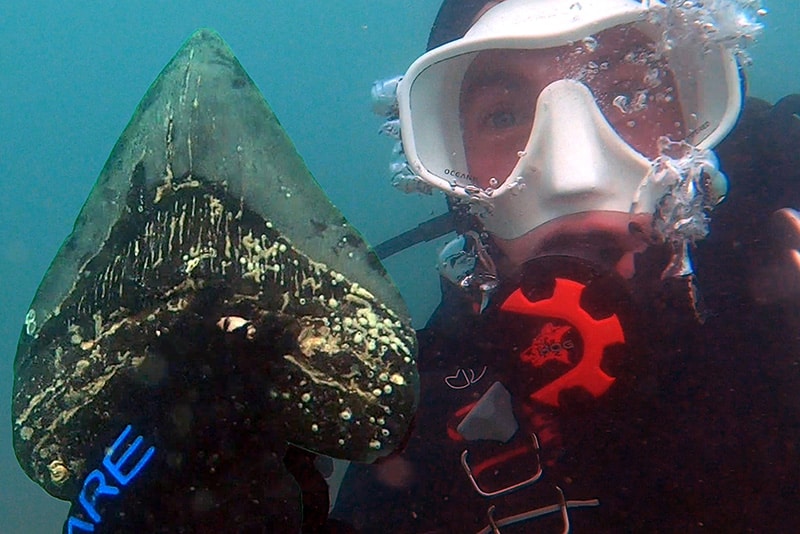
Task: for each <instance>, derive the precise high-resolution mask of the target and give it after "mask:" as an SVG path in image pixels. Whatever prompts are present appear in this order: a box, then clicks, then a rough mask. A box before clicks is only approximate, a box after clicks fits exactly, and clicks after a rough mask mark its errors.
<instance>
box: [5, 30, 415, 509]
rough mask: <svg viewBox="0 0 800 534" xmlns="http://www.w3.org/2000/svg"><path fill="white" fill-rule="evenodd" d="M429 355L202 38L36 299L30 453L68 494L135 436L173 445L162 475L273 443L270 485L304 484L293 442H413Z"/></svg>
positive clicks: (137, 131) (275, 130)
mask: <svg viewBox="0 0 800 534" xmlns="http://www.w3.org/2000/svg"><path fill="white" fill-rule="evenodd" d="M415 357H416V338H415V335H414V331H413V330H412V328H411V326H410V320H409V317H408V313H407V310H406V308H405V305H404V303H403V301H402V299H401V297H400V295H399V293H398V291H397V290H396V288H395V287H394V285H393V284H392V282H391V281H390V280H389V278H388V276H387V274H386V272H385V270H384V269H383V267H382V265H381V264H380V262H379V261H378V259H377V258H376V256H375V255H374V254H373V253H372V252H371V251H370V249H369V248H368V247H367V245H366V244H365V243H364V241H363V239H362V238H361V237H360V235H359V234H358V232H357V231H356V230H355V229H353V228H352V227H351V226H350V225H349V224H348V223H347V221H346V220H345V219H344V217H343V216H342V214H341V213H340V212H339V211H338V210H337V209H336V208H335V207H334V206H333V205H332V204H331V203H330V201H329V200H328V198H327V197H326V196H325V194H324V193H323V192H322V190H321V189H320V188H319V186H318V184H317V183H316V181H315V180H314V179H313V177H312V176H311V175H310V174H309V171H308V170H307V169H306V167H305V165H304V163H303V161H302V160H301V158H300V157H299V155H298V154H297V153H296V151H295V149H294V147H293V145H292V144H291V142H290V140H289V138H288V137H287V135H286V134H285V132H284V131H283V129H282V128H281V126H280V124H279V123H278V121H277V119H276V118H275V116H274V114H273V113H272V111H271V110H270V108H269V107H268V105H267V103H266V102H265V101H264V98H263V97H262V95H261V93H260V92H259V90H258V88H257V87H256V86H255V84H254V83H253V81H252V80H251V79H250V78H249V76H248V75H247V73H246V72H245V71H244V69H243V68H242V66H241V65H240V64H239V62H238V61H237V60H236V58H235V57H234V56H233V54H232V52H231V51H230V49H229V48H228V47H227V45H226V44H225V43H224V42H223V41H222V39H221V38H220V37H219V36H218V35H217V34H216V33H214V32H213V31H210V30H200V31H198V32H197V33H195V34H194V35H193V36H192V37H191V38H190V39H189V40H188V41H187V42H186V43H185V44H184V46H183V47H182V48H181V49H180V51H179V52H178V53H177V55H176V56H175V57H174V58H173V59H172V61H171V62H170V63H169V64H168V65H167V66H166V67H165V68H164V70H163V71H162V72H161V74H160V75H159V77H158V78H157V79H156V81H155V82H154V83H153V85H152V86H151V87H150V89H149V90H148V92H147V94H146V95H145V97H144V98H143V99H142V101H141V103H140V104H139V106H138V108H137V110H136V112H135V113H134V115H133V118H132V119H131V122H130V124H129V125H128V126H127V128H126V129H125V131H124V132H123V133H122V135H121V136H120V138H119V140H118V141H117V144H116V146H115V147H114V149H113V151H112V153H111V155H110V157H109V159H108V161H107V163H106V165H105V167H104V169H103V171H102V173H101V174H100V177H99V178H98V180H97V183H96V184H95V187H94V189H93V190H92V192H91V194H90V195H89V198H88V200H87V201H86V204H85V205H84V207H83V209H82V211H81V213H80V215H79V217H78V219H77V221H76V223H75V227H74V229H73V232H72V234H71V235H70V236H69V237H68V238H67V240H66V241H65V243H64V244H63V246H62V247H61V249H60V250H59V252H58V254H57V256H56V258H55V259H54V260H53V263H52V264H51V266H50V268H49V269H48V271H47V274H46V275H45V277H44V279H43V281H42V283H41V285H40V287H39V289H38V291H37V293H36V296H35V298H34V300H33V303H32V305H31V308H30V311H29V312H28V314H27V316H26V318H25V326H24V328H23V332H22V334H21V338H20V342H19V346H18V350H17V355H16V361H15V368H14V370H15V378H14V393H13V434H14V448H15V451H16V454H17V458H18V460H19V462H20V464H21V465H22V467H23V469H24V470H25V472H26V473H27V474H28V476H30V477H31V478H32V479H33V480H35V481H36V482H38V483H39V484H40V485H41V486H42V487H43V488H45V489H46V490H47V491H48V492H49V493H51V494H52V495H55V496H57V497H60V498H64V499H73V498H74V497H75V496H76V495H77V493H78V492H79V490H80V487H81V483H82V481H83V479H84V477H85V476H86V475H87V473H89V472H90V471H91V470H92V469H93V468H94V467H95V466H96V465H99V464H100V462H101V460H102V456H103V452H104V448H105V447H107V446H108V445H109V444H110V443H112V442H113V441H114V438H115V437H116V436H117V435H119V433H120V431H121V430H122V429H123V428H124V427H125V426H126V425H128V424H131V425H132V426H133V428H134V429H135V430H136V433H137V434H140V435H142V436H143V437H144V438H145V440H146V441H147V440H148V439H149V440H151V441H152V442H154V443H158V444H159V445H158V447H157V455H158V454H159V453H163V455H164V458H165V459H164V460H163V461H161V463H156V466H157V467H154V468H153V469H165V470H168V469H170V468H171V466H174V465H180V466H181V469H183V470H184V471H183V473H184V474H185V470H186V469H187V466H188V469H189V471H190V473H191V469H192V468H193V465H195V464H196V465H197V466H198V470H199V471H200V470H202V472H203V473H207V472H208V471H209V469H211V470H212V471H213V469H212V468H213V467H214V466H213V465H210V464H211V463H213V462H217V463H218V464H219V466H220V467H219V469H220V470H222V467H221V466H224V465H225V462H228V463H236V462H238V461H239V459H238V457H237V454H239V455H243V456H244V457H245V458H244V459H245V460H246V459H247V458H246V456H247V454H252V453H251V452H250V451H252V450H254V449H258V448H259V447H261V448H262V449H263V450H268V451H270V452H271V454H272V456H273V462H272V464H270V463H269V462H266V463H267V464H269V465H270V466H271V467H269V468H263V466H262V468H261V471H263V472H260V471H259V469H257V468H254V471H255V472H257V476H264V475H265V474H266V475H270V476H272V475H275V476H276V477H277V478H276V480H277V479H280V478H281V477H284V478H285V476H288V475H287V474H286V473H285V472H283V471H282V469H283V466H282V464H281V463H280V458H282V455H283V452H284V450H285V447H286V443H287V442H288V443H291V444H294V445H297V446H300V447H302V448H305V449H308V450H311V451H315V452H319V453H323V454H327V455H330V456H334V457H338V458H344V459H350V460H357V461H371V460H374V459H375V458H377V457H379V456H382V455H385V454H387V453H388V452H390V451H391V450H392V449H393V448H394V447H395V446H396V445H397V444H398V442H399V441H400V440H401V439H402V438H403V436H404V434H405V433H406V430H407V428H408V425H409V423H410V419H411V417H412V415H413V411H414V409H415V406H416V403H417V398H418V377H417V374H416V363H415ZM232 428H233V429H235V430H231V429H232ZM237 439H238V440H240V441H246V442H247V447H246V448H245V447H240V448H237V445H236V440H237ZM223 443H224V444H225V445H224V446H223V445H222V444H223ZM231 443H233V444H231ZM187 444H188V445H187ZM218 449H219V450H218ZM215 455H216V456H215ZM213 458H216V459H215V460H213V461H212V459H213ZM243 461H244V460H243ZM273 464H274V465H273ZM201 467H202V469H201ZM271 469H272V470H274V471H275V473H272V472H271V471H270V470H271ZM163 475H164V477H165V480H168V479H169V477H170V476H172V475H170V473H169V472H165V473H163ZM175 476H177V475H175ZM254 476H256V475H254ZM209 486H210V487H214V484H213V482H209ZM212 493H213V492H212ZM290 493H291V492H290ZM290 508H291V506H290Z"/></svg>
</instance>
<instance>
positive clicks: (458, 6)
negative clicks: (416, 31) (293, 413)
mask: <svg viewBox="0 0 800 534" xmlns="http://www.w3.org/2000/svg"><path fill="white" fill-rule="evenodd" d="M488 3H489V1H488V0H444V2H442V7H440V8H439V13H438V14H437V15H436V20H435V21H434V22H433V27H432V28H431V33H430V35H429V36H428V47H427V49H428V50H431V49H433V48H436V47H438V46H442V45H443V44H445V43H449V42H450V41H455V40H456V39H458V38H459V37H463V36H464V34H465V33H467V30H468V29H469V27H470V26H471V25H472V21H473V20H474V19H475V15H477V14H478V13H479V12H480V10H481V9H483V7H484V6H485V5H486V4H488Z"/></svg>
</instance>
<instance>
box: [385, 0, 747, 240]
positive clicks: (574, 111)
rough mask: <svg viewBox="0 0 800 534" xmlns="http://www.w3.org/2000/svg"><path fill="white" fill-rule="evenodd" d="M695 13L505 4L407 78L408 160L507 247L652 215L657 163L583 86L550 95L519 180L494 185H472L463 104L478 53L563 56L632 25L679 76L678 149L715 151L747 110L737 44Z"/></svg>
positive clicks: (663, 7) (601, 0)
mask: <svg viewBox="0 0 800 534" xmlns="http://www.w3.org/2000/svg"><path fill="white" fill-rule="evenodd" d="M721 1H724V0H721ZM718 3H719V2H718ZM730 3H731V4H736V3H735V2H730ZM687 5H688V4H687ZM737 5H738V4H737ZM760 14H761V12H759V15H760ZM691 15H693V12H692V11H691V10H689V11H687V9H686V8H683V7H674V6H671V5H667V4H665V3H664V2H661V1H658V0H649V1H648V0H643V1H638V0H581V2H564V1H563V0H505V1H503V2H501V3H499V4H497V5H495V6H494V7H492V8H491V9H489V10H488V11H487V12H486V13H484V14H483V15H482V16H481V17H480V18H479V19H478V20H477V21H476V22H475V24H474V25H473V26H472V27H471V28H470V29H469V31H468V32H467V33H466V34H465V35H464V37H462V38H460V39H457V40H455V41H453V42H451V43H448V44H445V45H443V46H441V47H439V48H436V49H433V50H431V51H430V52H428V53H426V54H424V55H423V56H421V57H420V58H419V59H418V60H417V61H415V62H414V63H413V64H412V65H411V67H410V68H409V69H408V71H407V72H406V74H405V75H404V76H403V78H402V79H401V80H400V82H399V84H398V87H397V103H398V110H399V122H400V134H401V136H402V152H403V154H404V156H405V158H406V160H407V162H408V165H409V167H410V169H411V170H412V171H413V174H414V175H416V179H417V180H418V181H421V182H422V184H421V185H422V187H423V189H424V188H435V189H439V190H442V191H444V192H445V193H446V194H448V195H450V196H453V197H455V198H457V199H461V200H464V201H467V202H470V203H471V204H473V205H474V206H477V207H481V206H482V207H483V208H479V209H478V210H477V212H478V213H479V214H480V215H481V217H482V222H483V225H484V228H485V229H486V230H487V231H489V232H490V233H492V234H494V235H496V236H498V237H500V238H504V239H514V238H517V237H519V236H521V235H524V234H525V233H527V232H529V231H530V230H532V229H534V228H537V227H538V226H540V225H541V224H543V223H545V222H547V221H549V220H553V219H555V218H558V217H560V216H563V215H569V214H574V213H580V212H584V211H594V210H611V211H622V212H628V211H632V210H634V209H635V211H637V212H643V211H644V212H653V211H655V206H654V205H652V203H651V201H650V200H648V202H647V204H649V205H647V206H645V205H643V200H645V199H643V198H642V195H641V192H642V190H643V189H647V186H646V184H644V183H643V182H645V181H646V180H648V177H649V176H652V175H653V172H652V170H653V166H654V161H653V160H650V159H648V158H647V157H645V156H644V155H642V154H641V153H639V152H637V151H636V150H635V149H634V148H633V147H631V146H630V145H629V144H628V143H626V142H625V141H624V140H623V139H622V138H621V137H620V136H619V135H618V134H617V132H616V131H615V130H614V128H613V127H612V126H611V125H610V124H609V123H608V121H607V120H606V119H605V117H604V116H603V113H602V112H601V111H600V109H599V108H598V105H597V103H596V102H595V98H594V96H593V95H592V93H591V91H590V90H589V88H588V87H587V86H586V85H584V84H583V83H581V82H579V81H575V80H570V79H565V80H559V81H556V82H554V83H552V84H550V85H549V86H547V87H546V88H545V89H544V90H543V91H542V93H541V94H540V96H539V99H538V100H537V104H536V113H535V118H534V123H533V127H532V131H531V134H530V137H529V139H528V144H527V146H526V148H525V149H524V150H522V151H520V152H519V153H518V155H519V160H518V162H517V164H516V166H515V167H514V169H513V171H512V172H511V174H510V175H509V176H507V177H505V176H504V177H499V178H502V181H499V180H498V184H497V187H489V188H480V187H478V186H476V184H475V183H473V181H472V180H471V179H470V176H469V171H468V169H467V162H466V154H465V149H464V140H463V138H462V133H461V132H462V130H461V124H460V110H459V105H460V103H459V97H458V95H459V94H460V90H461V85H462V81H463V79H464V75H465V73H466V71H467V68H468V67H469V65H470V64H471V62H472V60H473V59H474V57H475V55H476V54H477V53H478V52H481V51H484V50H490V49H543V48H552V47H558V46H563V45H566V44H570V43H574V42H579V41H581V40H584V39H586V38H591V36H592V35H595V34H597V33H598V32H601V31H603V30H606V29H609V28H613V27H617V26H622V25H632V26H633V27H635V28H636V29H638V30H640V31H642V32H643V33H645V35H647V36H648V37H650V38H651V39H653V40H654V42H655V43H656V45H657V47H658V49H659V51H660V53H661V54H662V55H663V57H664V58H665V59H666V61H667V64H668V66H669V69H670V70H671V71H672V73H673V75H674V78H675V82H676V85H677V87H676V88H677V92H678V100H679V103H680V106H681V110H682V111H683V115H684V117H683V119H684V124H685V131H687V132H688V135H687V137H686V138H685V139H677V140H675V139H673V140H672V141H674V142H681V143H684V144H688V145H690V146H691V147H693V148H696V149H699V150H700V151H701V152H703V151H706V150H709V149H711V148H713V147H714V146H715V145H716V144H717V143H719V142H720V141H721V140H722V139H723V138H724V137H725V136H726V135H727V134H728V132H729V131H730V130H731V129H732V128H733V126H734V124H735V122H736V120H737V118H738V115H739V112H740V110H741V104H742V98H743V95H742V82H741V78H740V73H739V65H738V63H737V60H736V53H737V52H738V51H739V44H736V46H732V45H731V40H730V39H728V40H727V41H726V40H724V39H716V40H715V39H714V38H711V37H709V36H708V35H709V31H710V30H708V28H707V27H706V28H705V29H703V28H702V27H701V26H700V25H699V24H698V23H697V17H694V19H693V18H692V16H691ZM694 15H696V13H694ZM752 26H753V27H755V26H759V27H760V25H758V24H756V23H752ZM698 28H699V29H698ZM704 31H705V33H704ZM751 33H752V28H751ZM711 34H713V32H711ZM748 36H749V37H752V35H744V36H743V35H739V39H740V40H742V39H744V38H747V37H748ZM704 165H707V159H706V160H704ZM656 201H658V198H655V199H652V202H656Z"/></svg>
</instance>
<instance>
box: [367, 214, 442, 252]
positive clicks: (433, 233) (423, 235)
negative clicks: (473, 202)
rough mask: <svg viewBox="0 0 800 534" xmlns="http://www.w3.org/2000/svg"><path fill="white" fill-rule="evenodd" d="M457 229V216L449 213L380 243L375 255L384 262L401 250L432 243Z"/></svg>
mask: <svg viewBox="0 0 800 534" xmlns="http://www.w3.org/2000/svg"><path fill="white" fill-rule="evenodd" d="M455 229H456V221H455V215H454V213H453V212H452V211H448V212H446V213H442V214H441V215H437V216H436V217H434V218H432V219H428V220H427V221H425V222H423V223H421V224H420V225H419V226H417V227H416V228H412V229H411V230H407V231H405V232H403V233H402V234H400V235H396V236H394V237H392V238H390V239H387V240H386V241H384V242H383V243H380V244H379V245H377V246H376V247H375V248H374V250H375V254H377V255H378V257H379V258H380V259H382V260H384V259H386V258H388V257H389V256H392V255H393V254H397V253H398V252H400V251H401V250H405V249H407V248H410V247H413V246H414V245H416V244H419V243H422V242H423V241H430V240H432V239H436V238H437V237H441V236H443V235H446V234H449V233H450V232H453V231H455Z"/></svg>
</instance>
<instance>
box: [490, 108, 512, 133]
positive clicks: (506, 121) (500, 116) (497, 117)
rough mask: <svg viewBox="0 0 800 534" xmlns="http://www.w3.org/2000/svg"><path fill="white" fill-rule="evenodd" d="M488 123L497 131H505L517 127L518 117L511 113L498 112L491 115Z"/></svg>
mask: <svg viewBox="0 0 800 534" xmlns="http://www.w3.org/2000/svg"><path fill="white" fill-rule="evenodd" d="M487 123H488V124H489V126H491V127H492V128H494V129H496V130H505V129H506V128H512V127H514V126H516V125H517V116H516V115H515V114H514V113H513V112H511V111H507V110H504V111H496V112H494V113H492V114H491V115H489V117H488V120H487Z"/></svg>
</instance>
